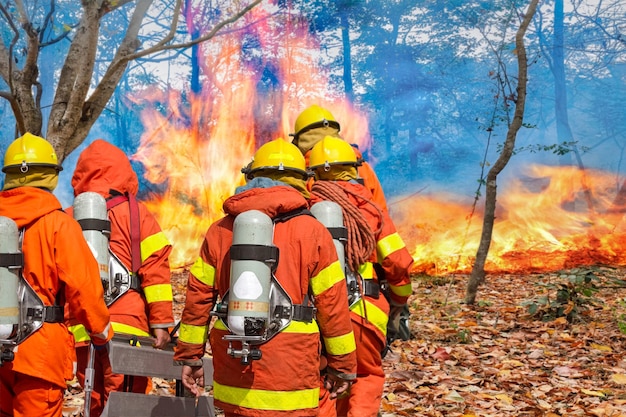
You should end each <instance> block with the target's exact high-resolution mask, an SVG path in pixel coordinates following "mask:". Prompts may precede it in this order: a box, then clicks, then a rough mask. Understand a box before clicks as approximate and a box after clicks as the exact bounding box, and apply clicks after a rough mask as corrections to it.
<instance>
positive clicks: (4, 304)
mask: <svg viewBox="0 0 626 417" xmlns="http://www.w3.org/2000/svg"><path fill="white" fill-rule="evenodd" d="M21 255H22V254H21V252H20V249H19V230H18V228H17V225H16V224H15V222H14V221H13V220H12V219H10V218H8V217H4V216H0V257H1V258H2V260H1V261H0V343H3V344H4V343H9V342H11V341H13V340H14V339H15V337H16V335H17V331H18V326H19V320H20V309H19V297H18V285H19V280H20V268H22V265H23V260H22V256H21Z"/></svg>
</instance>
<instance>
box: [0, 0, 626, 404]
mask: <svg viewBox="0 0 626 417" xmlns="http://www.w3.org/2000/svg"><path fill="white" fill-rule="evenodd" d="M88 3H89V2H88ZM98 3H99V4H102V5H109V6H111V10H107V11H106V12H107V13H105V14H103V17H102V20H101V21H100V23H99V25H100V26H99V29H100V30H99V33H98V38H97V45H98V49H97V54H96V55H95V57H94V63H95V66H94V70H93V77H92V80H91V83H92V87H91V88H92V90H93V89H95V86H96V85H97V84H98V82H99V81H101V80H102V79H103V78H104V77H105V76H106V69H107V63H109V62H110V61H111V60H112V59H113V56H114V54H115V53H116V51H117V48H118V46H119V45H120V43H121V42H122V39H121V37H122V36H123V34H124V32H125V30H126V29H127V28H128V27H129V26H130V25H132V24H134V23H135V22H134V21H133V20H132V18H131V16H132V13H133V11H135V10H136V8H137V7H144V6H147V5H149V7H147V9H146V10H147V12H146V19H145V20H143V21H142V26H141V29H140V30H139V38H138V39H139V46H138V47H137V49H138V50H139V51H141V50H145V49H147V48H149V47H150V42H151V41H152V42H155V40H158V39H161V38H162V35H163V33H165V32H168V30H170V27H171V22H172V16H173V15H174V7H175V5H176V4H181V5H182V11H183V13H182V15H181V21H180V25H179V26H178V27H177V28H176V31H175V32H174V33H172V35H173V39H175V40H178V41H179V43H185V42H188V46H187V47H184V48H175V49H168V48H165V49H162V50H160V51H159V52H158V53H155V54H151V55H147V56H139V57H138V58H137V59H134V60H133V61H131V63H130V65H129V67H128V68H127V69H126V71H125V72H124V73H123V76H122V77H121V79H120V82H119V83H118V84H117V85H116V87H115V90H114V92H113V94H112V96H111V99H110V100H108V102H107V103H106V105H105V106H104V107H103V108H102V109H100V110H101V111H102V113H101V114H100V115H99V117H98V118H97V121H96V122H95V124H94V125H93V126H92V127H91V128H90V129H89V131H88V133H85V136H84V140H82V138H81V137H79V138H78V139H80V140H79V141H78V143H80V144H79V145H78V146H77V147H76V148H75V149H72V150H71V151H70V152H67V153H65V152H63V154H62V159H63V166H64V168H65V169H64V171H63V172H62V173H61V180H60V185H59V187H58V188H57V190H56V191H55V194H56V195H57V196H58V197H59V199H60V200H61V202H62V204H63V206H64V207H67V206H69V205H71V204H72V200H73V196H72V191H71V187H70V178H71V175H72V171H73V168H74V165H75V163H76V158H77V157H78V154H79V153H80V151H81V150H82V149H83V148H84V147H85V146H86V145H88V144H89V143H90V142H91V141H93V140H94V139H96V138H104V139H106V140H109V141H111V142H112V143H115V144H116V145H118V146H119V147H121V148H122V149H123V150H124V151H125V152H126V153H127V154H128V155H129V157H131V159H132V161H133V164H134V166H135V168H136V170H137V172H138V174H139V176H140V183H141V189H140V193H141V195H140V197H141V198H142V199H143V200H144V201H146V202H147V203H148V204H149V206H150V208H151V209H152V210H153V212H155V214H156V215H157V217H158V219H159V222H160V223H161V225H162V227H163V229H164V231H165V233H166V234H167V235H168V238H169V239H170V240H171V241H172V243H173V244H174V247H175V251H174V253H173V256H172V266H173V269H174V270H175V271H177V272H178V273H180V274H182V275H183V276H184V274H185V273H186V268H187V267H188V266H189V264H190V263H191V262H193V260H194V259H195V256H196V255H197V251H198V248H199V243H200V240H201V238H202V235H203V233H204V232H205V230H206V228H207V227H208V225H209V224H210V223H211V222H212V221H213V220H215V219H216V218H218V217H220V216H221V215H222V212H221V202H222V201H223V200H224V198H226V197H228V196H229V195H230V194H231V193H232V192H233V190H234V188H235V187H236V186H237V185H239V184H241V183H242V181H243V178H242V176H241V173H240V172H239V170H240V168H241V167H242V166H244V165H245V164H246V163H247V162H249V160H250V157H251V155H252V154H253V153H254V150H255V149H256V148H257V147H258V146H259V145H260V144H262V143H264V142H267V141H269V140H271V139H274V138H276V137H285V138H287V137H288V135H289V133H291V132H292V131H293V124H294V121H295V118H296V117H297V115H298V114H299V112H300V111H301V110H303V109H304V108H305V107H307V106H309V105H311V104H320V105H322V106H325V107H326V108H328V109H329V110H331V112H333V114H334V115H335V117H336V118H337V120H338V121H339V122H340V123H341V125H342V134H343V136H344V138H345V139H346V140H348V141H349V142H351V143H355V144H358V146H359V147H360V149H361V150H362V151H363V153H364V155H365V157H366V159H367V160H368V161H369V162H370V163H372V164H373V165H374V166H375V169H376V172H377V173H378V175H379V178H380V180H381V182H382V184H383V187H384V190H385V192H386V195H387V200H388V205H389V208H390V213H391V215H392V218H393V219H394V221H395V223H396V225H397V227H398V229H399V231H400V233H401V235H402V237H403V238H404V240H405V242H406V243H407V246H408V247H409V249H410V250H411V252H412V254H413V256H414V259H415V268H414V271H413V272H414V274H415V275H414V276H415V278H416V279H415V280H414V287H415V290H416V295H415V296H414V297H415V299H414V300H412V305H411V308H412V313H414V316H415V315H419V317H420V321H419V322H417V321H413V322H412V324H411V325H412V330H414V332H416V334H419V335H420V336H419V337H418V338H416V339H414V340H411V341H409V342H406V344H402V345H400V346H401V349H400V350H399V351H398V352H396V353H397V354H398V355H399V357H396V358H395V359H394V362H392V363H388V366H390V367H391V368H393V369H390V373H389V375H390V379H389V384H388V386H387V388H386V390H387V392H386V398H385V401H384V406H385V407H387V408H386V410H387V411H389V412H390V413H397V414H398V415H433V416H434V415H467V416H470V415H475V414H472V413H476V415H484V416H486V415H489V413H493V414H492V415H549V414H550V413H553V414H555V415H585V413H587V414H590V415H598V416H601V415H602V416H604V415H606V416H609V415H610V416H617V415H622V413H624V411H623V403H624V400H625V399H626V396H625V395H624V391H623V389H622V386H623V384H624V378H626V377H624V374H625V373H626V372H625V371H624V364H623V362H621V357H622V356H623V341H624V339H623V336H622V334H623V333H622V329H623V322H624V320H623V318H624V316H623V315H622V314H623V311H622V305H623V303H624V300H623V299H622V294H621V293H620V289H621V288H622V286H623V285H622V284H623V281H622V276H623V275H622V274H621V269H620V268H621V267H622V266H623V265H624V264H625V263H626V256H625V255H624V251H623V250H622V247H623V244H622V243H623V242H624V241H625V239H624V238H625V237H626V230H625V227H626V226H625V225H624V224H623V212H624V207H623V206H624V201H625V197H626V187H625V181H624V175H623V171H624V163H623V160H624V152H625V147H626V112H625V111H624V98H625V97H626V4H624V2H623V1H620V0H554V1H542V2H540V3H539V7H538V9H537V12H536V14H535V16H534V17H533V19H532V22H531V25H530V27H529V28H528V30H527V32H526V36H525V39H524V40H525V44H526V53H527V56H528V77H529V80H528V85H527V88H528V91H527V97H526V108H525V115H524V126H523V128H522V129H521V130H520V132H519V133H518V135H517V142H516V149H515V152H514V155H513V157H512V158H511V160H510V162H509V164H508V165H507V167H506V169H505V171H504V172H503V173H502V174H501V175H500V177H499V178H498V206H497V210H496V222H495V226H494V234H493V239H492V245H491V249H490V254H489V258H488V260H487V264H486V269H487V271H488V272H489V273H490V276H489V277H488V280H487V283H486V288H487V289H486V290H485V292H484V293H483V294H481V296H479V302H478V304H477V306H476V308H475V309H469V308H467V307H466V306H463V305H461V304H460V303H458V302H457V301H458V298H459V291H460V292H462V288H463V285H464V274H466V273H467V272H469V270H470V269H471V267H472V262H473V260H474V257H475V254H476V248H477V246H478V241H479V235H480V231H481V225H482V223H481V221H482V216H481V214H482V213H481V210H482V207H481V204H482V196H483V187H484V182H485V175H486V172H487V170H488V169H489V167H490V166H491V164H492V163H493V162H494V160H495V159H496V158H497V156H498V155H499V152H500V151H501V150H502V143H503V141H504V138H505V136H506V132H507V128H508V126H509V124H510V122H511V117H512V113H513V109H514V107H515V104H516V100H517V94H516V87H517V67H516V64H517V61H516V59H517V50H516V48H515V42H514V36H515V32H516V30H517V28H518V27H519V25H520V22H521V21H522V19H523V17H524V13H525V10H526V8H527V7H528V2H527V1H520V0H492V1H472V2H467V1H462V0H452V1H439V0H426V1H420V2H415V1H408V0H394V1H377V0H362V1H358V0H341V1H327V0H325V1H322V0H316V1H297V0H291V1H289V0H277V1H261V2H260V4H258V5H255V7H253V8H251V10H250V11H248V12H247V13H245V14H244V15H243V17H241V18H240V19H237V20H236V21H234V22H233V23H231V24H229V25H226V26H224V27H222V28H221V29H220V30H219V31H218V32H217V33H216V34H215V36H212V37H211V38H210V39H208V40H207V41H205V42H199V43H194V40H197V39H199V38H201V37H202V36H203V34H205V33H207V32H209V31H211V29H213V28H214V27H215V25H216V24H217V23H218V22H220V21H222V20H223V19H224V18H225V17H227V16H230V15H232V13H233V12H234V11H236V10H240V9H241V8H242V7H245V6H246V5H248V4H251V3H252V2H246V1H234V0H231V1H219V0H217V1H212V0H184V1H178V2H175V1H170V0H156V1H146V0H139V1H125V0H124V1H122V0H120V1H117V2H108V1H100V2H98ZM85 4H87V3H85ZM17 9H20V11H23V12H24V14H25V15H27V16H28V17H29V18H30V21H31V22H32V24H33V25H32V26H30V27H28V28H27V29H34V30H35V33H36V34H37V36H38V38H39V40H40V43H39V58H38V59H39V63H40V65H39V67H38V70H39V73H38V78H37V81H38V85H40V86H41V90H40V91H39V93H40V95H39V96H38V97H37V98H38V102H39V103H40V105H41V106H40V107H41V112H42V116H43V126H44V129H43V131H42V135H43V136H44V137H47V135H48V134H49V133H50V132H47V131H46V128H45V126H46V121H47V119H48V118H49V117H50V116H51V114H53V113H54V109H55V106H58V105H59V103H57V102H55V101H54V100H55V99H54V97H55V87H56V84H57V82H58V80H59V79H60V78H61V75H62V73H61V71H62V67H63V65H64V61H63V59H62V57H63V56H65V55H66V54H67V52H68V50H69V49H70V45H71V43H72V40H73V39H74V37H75V35H76V33H75V32H74V30H75V29H76V27H77V26H78V22H79V20H80V18H81V6H80V3H77V2H74V1H70V0H53V1H46V2H43V1H39V0H35V1H30V2H25V3H23V2H22V1H7V2H3V3H2V5H1V7H0V10H1V11H2V13H1V15H2V17H3V18H5V17H6V21H7V22H8V21H10V19H9V18H8V16H10V15H11V14H12V13H14V12H15V11H16V10H17ZM22 9H23V10H22ZM17 29H18V27H17V26H16V27H13V26H11V25H9V24H7V25H4V24H3V25H0V34H1V36H2V40H3V44H4V47H5V51H6V50H7V49H8V48H9V45H11V46H10V48H11V49H10V50H11V52H12V54H11V55H8V54H7V55H6V57H9V58H7V60H5V62H1V63H0V69H2V70H3V69H5V68H7V66H9V65H8V64H9V62H10V65H14V66H15V68H21V67H22V66H24V65H26V64H27V62H25V61H26V58H27V57H28V54H27V52H28V47H29V44H28V43H27V41H26V39H27V38H26V37H21V38H16V37H15V36H14V35H15V33H16V32H17V31H18V30H17ZM22 29H23V28H22ZM3 56H5V55H3ZM9 87H10V86H9V85H8V83H7V81H6V78H5V79H4V81H0V89H1V90H0V92H3V91H5V90H9V89H10V88H9ZM0 97H3V98H6V96H5V95H1V94H0ZM15 126H16V118H15V113H14V112H13V109H12V107H11V103H10V101H8V100H0V151H2V152H4V150H5V149H6V147H7V146H8V144H9V143H10V142H11V141H12V140H13V139H14V138H15V137H16V136H17V135H16V129H15ZM510 274H515V275H510ZM182 282H184V279H183V280H182ZM179 290H180V288H179ZM179 295H180V293H179ZM600 295H602V297H599V296H600ZM559 296H560V297H561V298H560V299H559V298H558V297H559ZM563 297H565V298H563ZM597 297H599V298H597ZM533 300H534V301H533ZM179 301H180V299H179ZM414 316H412V317H414ZM529 318H531V319H539V320H538V321H537V322H533V321H524V320H525V319H529ZM577 320H578V322H577ZM545 323H550V324H545ZM581 323H582V324H581ZM600 328H601V329H603V330H602V331H601V332H596V331H595V330H597V329H600ZM572 352H574V353H572ZM546 358H548V359H546ZM581 358H582V359H581ZM464 360H465V361H467V363H466V365H467V366H460V364H461V365H462V364H463V361H464ZM515 361H519V362H515ZM533 361H535V362H533ZM489 364H491V365H492V366H489ZM589 364H594V365H597V368H594V367H592V368H593V369H592V371H588V369H589ZM398 367H400V368H403V369H400V370H398V369H397V368H398ZM415 369H419V370H418V371H415ZM416 372H417V373H416ZM517 380H524V381H525V382H524V383H518V382H513V381H517ZM489 384H493V386H492V387H490V386H489ZM513 385H515V387H513ZM451 386H452V387H453V388H450V387H451ZM406 410H408V411H406ZM471 410H474V411H471ZM476 410H481V411H480V412H479V411H476ZM488 410H490V411H488ZM403 413H404V414H403Z"/></svg>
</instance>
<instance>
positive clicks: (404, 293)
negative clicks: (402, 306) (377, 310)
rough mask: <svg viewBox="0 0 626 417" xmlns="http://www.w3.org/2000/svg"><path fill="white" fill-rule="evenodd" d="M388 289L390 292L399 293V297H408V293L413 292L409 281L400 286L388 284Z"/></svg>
mask: <svg viewBox="0 0 626 417" xmlns="http://www.w3.org/2000/svg"><path fill="white" fill-rule="evenodd" d="M389 289H390V290H391V292H392V293H394V294H395V295H399V296H400V297H408V296H409V295H411V294H413V287H412V286H411V284H410V283H408V284H405V285H400V286H398V285H391V284H389Z"/></svg>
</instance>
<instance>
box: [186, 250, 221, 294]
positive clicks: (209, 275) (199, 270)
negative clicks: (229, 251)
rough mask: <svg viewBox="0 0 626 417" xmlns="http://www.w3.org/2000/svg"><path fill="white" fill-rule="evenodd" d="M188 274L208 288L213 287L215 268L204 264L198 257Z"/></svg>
mask: <svg viewBox="0 0 626 417" xmlns="http://www.w3.org/2000/svg"><path fill="white" fill-rule="evenodd" d="M189 272H190V273H191V274H192V275H193V276H194V277H196V279H197V280H198V281H200V282H202V283H204V284H206V285H208V286H209V287H213V286H214V285H215V268H214V267H213V266H212V265H210V264H208V263H206V262H204V261H203V260H202V258H200V257H198V259H196V262H194V263H193V265H192V266H191V268H190V269H189Z"/></svg>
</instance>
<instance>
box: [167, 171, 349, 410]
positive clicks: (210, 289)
mask: <svg viewBox="0 0 626 417" xmlns="http://www.w3.org/2000/svg"><path fill="white" fill-rule="evenodd" d="M258 180H268V179H266V178H255V179H253V180H252V181H250V182H249V183H248V184H246V186H244V187H240V189H239V191H240V192H239V193H237V194H235V195H234V196H232V197H230V198H229V199H227V200H226V201H225V203H224V205H223V208H224V211H225V212H226V213H227V215H226V217H224V218H222V219H221V220H219V221H217V222H216V223H214V224H213V225H211V227H210V228H209V230H208V232H207V234H206V236H205V240H204V242H203V244H202V248H201V252H200V257H199V259H198V260H197V261H196V263H195V264H194V266H193V267H192V268H191V271H190V275H189V282H188V287H187V298H186V304H185V309H184V311H183V317H182V324H181V328H180V337H179V339H178V347H177V351H176V353H175V356H174V359H175V361H177V363H179V364H185V365H191V366H198V365H200V360H201V358H202V356H203V355H204V351H205V343H206V339H207V330H208V327H209V322H210V318H209V312H210V310H211V309H212V307H213V306H214V304H215V302H216V299H217V297H218V296H220V297H223V296H224V293H225V292H226V290H228V287H229V283H230V276H229V275H230V270H229V268H230V255H229V253H230V252H229V251H230V246H231V242H232V234H233V222H234V219H235V216H237V215H238V214H239V213H242V212H244V211H248V210H251V209H256V210H260V211H262V212H264V213H265V214H267V215H268V216H269V217H271V218H275V217H276V216H277V215H280V214H284V213H287V212H291V211H293V210H298V209H305V208H306V207H307V201H306V200H305V199H304V198H303V197H302V195H301V194H300V193H299V192H298V191H296V190H295V189H294V188H292V187H289V186H285V185H281V184H282V183H280V182H274V181H272V185H271V186H269V187H267V188H254V187H255V184H258ZM269 181H271V180H269ZM274 245H276V246H277V247H278V249H279V262H278V267H277V269H276V273H275V276H276V279H277V280H278V282H279V283H280V284H281V286H282V287H283V288H284V289H285V291H286V292H287V293H288V294H289V296H290V297H291V300H292V303H293V304H294V305H296V304H302V303H303V302H304V300H305V299H306V297H307V294H308V295H310V296H312V297H313V299H314V304H315V307H316V308H317V313H316V317H315V320H313V321H312V322H311V323H306V322H303V321H292V322H291V323H290V324H289V326H288V327H287V328H285V329H284V330H283V331H281V332H280V333H278V334H276V335H275V336H274V337H273V338H272V339H270V340H269V341H268V342H266V343H264V344H261V345H260V350H261V352H262V357H261V359H259V360H253V361H252V362H251V363H250V364H249V365H247V366H244V365H242V364H241V360H240V359H239V358H233V357H231V356H229V355H228V353H227V348H228V342H227V341H225V340H223V337H224V336H225V335H227V334H229V332H228V330H227V328H226V326H225V324H224V323H223V322H222V321H221V320H217V321H216V322H215V324H214V327H213V328H212V329H211V332H210V335H209V336H210V344H211V351H212V354H213V366H214V368H215V369H214V375H213V380H214V382H213V392H214V398H215V404H216V405H217V406H218V407H220V408H222V409H223V410H224V411H225V412H226V416H249V417H276V416H294V417H301V416H316V415H317V407H318V402H319V379H320V374H319V361H320V351H321V340H323V342H324V345H325V348H326V351H327V354H328V366H329V367H330V368H332V369H333V370H334V371H335V372H336V373H339V374H341V375H343V376H344V377H345V379H352V378H354V376H355V375H354V374H355V370H356V356H355V350H354V349H355V346H354V338H353V333H352V327H351V323H350V318H349V311H348V309H347V308H346V304H347V302H348V301H347V293H346V289H345V281H344V274H343V271H342V270H341V266H340V264H339V261H338V259H337V253H336V251H335V248H334V245H333V241H332V237H331V235H330V233H329V232H328V230H326V228H325V227H324V226H323V225H322V224H321V223H319V222H318V221H317V220H316V219H315V218H314V217H312V216H309V215H299V216H295V217H293V218H291V219H289V220H286V221H282V222H276V223H275V228H274ZM320 333H321V339H320ZM233 348H235V349H241V343H240V342H233Z"/></svg>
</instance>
